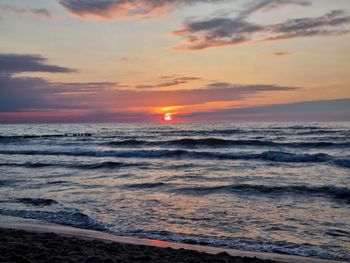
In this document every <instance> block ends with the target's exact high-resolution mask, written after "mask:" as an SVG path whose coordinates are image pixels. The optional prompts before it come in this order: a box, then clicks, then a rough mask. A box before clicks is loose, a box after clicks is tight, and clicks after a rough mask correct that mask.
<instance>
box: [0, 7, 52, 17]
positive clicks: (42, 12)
mask: <svg viewBox="0 0 350 263" xmlns="http://www.w3.org/2000/svg"><path fill="white" fill-rule="evenodd" d="M0 10H2V11H10V12H14V13H16V14H20V15H35V16H41V17H44V18H53V13H52V12H51V11H50V10H47V9H44V8H18V7H14V6H10V5H0Z"/></svg>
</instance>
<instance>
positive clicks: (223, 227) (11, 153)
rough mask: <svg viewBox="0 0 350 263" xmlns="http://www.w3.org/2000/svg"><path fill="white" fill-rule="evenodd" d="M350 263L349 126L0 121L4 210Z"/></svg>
mask: <svg viewBox="0 0 350 263" xmlns="http://www.w3.org/2000/svg"><path fill="white" fill-rule="evenodd" d="M1 215H2V216H13V217H19V218H31V219H38V220H42V221H46V222H52V223H56V224H62V225H69V226H74V227H78V228H85V229H93V230H98V231H105V232H109V233H113V234H116V235H126V236H135V237H143V238H151V239H158V240H166V241H174V242H183V243H190V244H201V245H208V246H216V247H225V248H234V249H240V250H248V251H262V252H274V253H283V254H291V255H301V256H309V257H316V258H324V259H338V260H350V123H345V122H329V123H316V122H315V123H239V122H237V123H216V124H201V123H195V124H194V123H192V124H179V123H171V124H168V123H166V124H165V123H158V124H36V125H33V124H32V125H24V124H23V125H0V216H1Z"/></svg>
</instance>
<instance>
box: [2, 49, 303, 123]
mask: <svg viewBox="0 0 350 263" xmlns="http://www.w3.org/2000/svg"><path fill="white" fill-rule="evenodd" d="M45 62H46V59H45V58H43V57H41V56H33V55H17V54H10V55H9V54H2V55H0V66H1V69H2V74H0V88H1V96H0V111H1V112H2V113H1V114H0V122H5V121H6V120H7V121H8V120H10V119H11V118H15V119H16V118H17V117H18V118H20V119H21V118H22V117H23V118H24V119H21V120H26V118H29V119H30V118H34V117H35V116H36V117H35V118H39V117H38V116H41V117H42V118H43V119H45V118H47V117H48V116H51V117H52V118H58V119H57V120H62V119H65V120H69V119H70V117H69V116H68V115H69V114H70V112H71V113H72V114H73V113H74V114H77V116H80V117H82V115H81V114H83V113H84V114H87V113H88V115H84V116H85V117H86V118H88V119H89V118H90V119H89V120H90V121H94V119H93V118H94V116H95V117H96V116H98V114H100V113H101V112H102V114H105V113H106V112H110V113H111V114H112V113H113V112H120V113H121V112H122V113H123V116H124V117H123V118H121V117H120V118H119V119H120V120H121V119H125V120H126V119H129V120H130V121H132V120H139V119H140V118H141V117H140V116H141V115H142V114H141V115H138V114H137V113H135V111H137V110H136V109H141V108H143V109H150V108H156V107H169V106H174V105H176V106H191V105H201V104H206V103H210V102H231V101H239V100H244V99H248V98H251V97H254V96H256V95H262V94H264V93H269V92H286V91H291V90H295V89H297V88H296V87H284V86H277V85H259V84H257V85H236V84H232V83H227V82H215V83H210V84H207V85H206V86H203V87H199V88H193V87H192V88H190V87H187V88H186V89H176V90H157V89H155V90H153V89H151V90H140V89H139V90H138V89H123V87H125V85H124V86H123V85H119V84H118V83H117V82H116V83H114V82H90V83H80V82H73V83H69V82H66V83H60V82H52V81H48V80H46V79H44V78H38V77H23V76H18V75H17V73H22V72H54V73H55V72H63V73H69V72H72V70H71V69H68V68H64V67H58V66H54V65H48V64H46V63H45ZM160 79H161V80H162V81H160V83H158V84H156V85H153V86H152V87H155V86H157V85H158V86H159V87H167V86H176V85H180V84H184V83H189V82H191V81H196V80H201V79H200V78H198V77H191V76H162V77H161V78H160ZM15 113H17V114H15ZM50 114H51V115H50ZM65 114H66V115H65ZM133 114H134V115H133ZM137 115H138V116H139V117H137ZM151 115H152V114H144V115H142V116H143V118H144V120H146V119H147V118H148V117H150V116H151ZM20 116H22V117H20ZM45 116H46V117H45ZM89 116H90V117H89ZM106 116H107V115H106ZM106 116H105V117H106ZM132 116H134V117H132ZM147 116H148V117H147ZM152 118H153V117H152ZM39 119H40V118H39ZM105 119H106V120H107V119H108V118H107V117H106V118H105ZM114 119H116V118H114ZM117 119H118V118H117ZM147 120H148V119H147Z"/></svg>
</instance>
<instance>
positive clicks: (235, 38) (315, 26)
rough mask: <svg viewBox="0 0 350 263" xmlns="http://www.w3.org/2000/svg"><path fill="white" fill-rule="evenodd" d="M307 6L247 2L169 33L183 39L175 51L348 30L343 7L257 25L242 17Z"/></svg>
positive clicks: (293, 0) (272, 0)
mask: <svg viewBox="0 0 350 263" xmlns="http://www.w3.org/2000/svg"><path fill="white" fill-rule="evenodd" d="M289 4H296V5H301V6H308V5H309V4H310V3H309V1H298V0H260V1H255V2H253V3H250V4H247V5H246V6H245V8H244V9H243V10H242V11H241V12H240V13H239V14H238V15H237V16H236V17H235V18H229V17H213V18H210V19H204V20H195V21H194V20H189V21H186V22H185V24H184V26H183V28H182V29H180V30H177V31H174V32H173V33H172V34H173V35H175V36H180V37H183V38H185V41H184V42H183V43H182V44H180V45H178V46H175V47H174V48H173V49H176V50H201V49H206V48H210V47H220V46H231V45H237V44H242V43H246V42H252V41H273V40H283V39H290V38H296V37H307V36H336V35H343V34H346V33H348V32H349V30H346V29H343V28H341V26H343V25H346V24H349V23H350V16H349V15H348V14H347V13H345V11H343V10H333V11H331V12H329V13H327V14H325V15H323V16H319V17H311V18H309V17H307V18H299V19H290V20H287V21H285V22H283V23H278V24H272V25H258V24H254V23H251V22H249V21H247V20H246V19H247V18H248V17H249V16H250V15H252V14H253V13H255V12H258V11H267V10H271V9H276V8H279V7H281V6H284V5H289Z"/></svg>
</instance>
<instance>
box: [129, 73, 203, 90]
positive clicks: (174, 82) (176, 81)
mask: <svg viewBox="0 0 350 263" xmlns="http://www.w3.org/2000/svg"><path fill="white" fill-rule="evenodd" d="M161 79H165V80H166V81H163V82H160V83H158V84H154V85H144V84H142V85H136V86H135V88H136V89H155V88H166V87H172V86H178V85H181V84H186V83H189V82H191V81H196V80H201V78H197V77H173V76H162V77H161Z"/></svg>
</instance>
